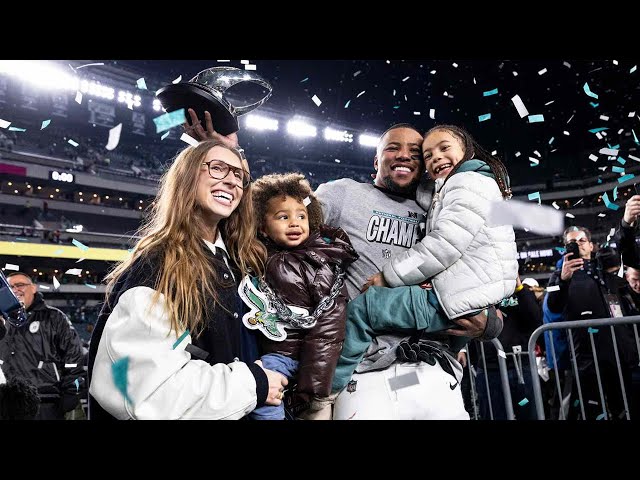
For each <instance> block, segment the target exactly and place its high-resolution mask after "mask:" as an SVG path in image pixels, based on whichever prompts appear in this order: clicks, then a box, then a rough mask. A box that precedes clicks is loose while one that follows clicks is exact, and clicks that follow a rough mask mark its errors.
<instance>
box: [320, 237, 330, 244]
mask: <svg viewBox="0 0 640 480" xmlns="http://www.w3.org/2000/svg"><path fill="white" fill-rule="evenodd" d="M322 239H323V240H324V241H325V242H326V243H331V238H329V237H322Z"/></svg>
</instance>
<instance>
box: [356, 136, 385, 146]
mask: <svg viewBox="0 0 640 480" xmlns="http://www.w3.org/2000/svg"><path fill="white" fill-rule="evenodd" d="M379 140H380V137H376V136H374V135H367V134H366V133H363V134H361V135H360V136H359V137H358V143H360V145H362V146H363V147H377V146H378V141H379Z"/></svg>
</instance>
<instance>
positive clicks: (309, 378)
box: [259, 225, 358, 397]
mask: <svg viewBox="0 0 640 480" xmlns="http://www.w3.org/2000/svg"><path fill="white" fill-rule="evenodd" d="M266 245H267V248H268V252H269V256H268V260H267V268H266V274H265V279H266V280H267V283H268V284H269V286H270V287H271V288H272V289H273V290H274V292H276V293H277V294H278V296H279V297H280V298H281V299H282V300H283V301H284V302H285V303H286V304H287V305H294V306H298V307H303V308H306V309H307V310H309V314H312V313H313V311H314V310H315V308H316V306H317V305H318V303H319V302H320V301H321V300H322V299H323V298H325V297H327V296H329V293H330V291H331V287H332V286H333V284H334V282H335V274H334V267H335V265H339V266H340V267H341V268H342V270H346V269H347V267H348V266H349V265H350V264H351V263H352V262H353V261H355V260H356V259H357V258H358V254H357V253H356V251H355V250H354V249H353V247H352V246H351V241H350V240H349V236H348V235H347V234H346V233H345V232H344V230H342V229H340V228H333V227H329V226H327V225H321V226H320V228H319V229H318V230H317V231H315V232H313V233H311V234H310V235H309V238H308V239H307V241H306V242H304V243H302V244H300V245H299V246H297V247H294V248H293V249H290V250H286V249H281V248H279V247H278V246H277V245H275V244H274V243H273V242H270V241H267V242H266ZM348 300H349V296H348V293H347V287H346V285H345V284H343V286H342V290H341V292H340V294H339V295H338V296H337V297H336V299H335V301H334V303H333V305H332V306H331V307H330V308H329V309H328V310H326V311H325V312H324V313H323V314H322V315H321V316H320V318H318V322H317V323H316V325H315V326H314V327H312V328H310V329H295V330H294V329H287V338H286V339H285V340H283V341H282V342H274V341H272V340H269V339H268V338H266V337H265V336H264V335H259V338H260V343H261V353H263V354H266V353H280V354H282V355H286V356H288V357H290V358H293V359H295V360H298V362H299V368H298V375H297V383H298V386H297V388H296V391H297V393H299V394H309V395H316V396H319V397H324V396H327V395H329V394H330V393H331V381H332V379H333V373H334V371H335V368H336V365H337V363H338V358H339V357H340V352H341V350H342V342H343V341H344V334H345V333H344V332H345V325H346V316H347V315H346V310H347V301H348Z"/></svg>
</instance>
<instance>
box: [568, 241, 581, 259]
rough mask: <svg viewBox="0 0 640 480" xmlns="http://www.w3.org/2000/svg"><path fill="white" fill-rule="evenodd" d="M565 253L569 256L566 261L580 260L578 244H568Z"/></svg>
mask: <svg viewBox="0 0 640 480" xmlns="http://www.w3.org/2000/svg"><path fill="white" fill-rule="evenodd" d="M567 253H570V254H571V256H569V257H567V260H577V259H578V258H580V246H579V245H578V242H575V241H573V242H569V243H568V244H567Z"/></svg>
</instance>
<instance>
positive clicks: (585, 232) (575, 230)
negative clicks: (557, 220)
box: [562, 226, 591, 243]
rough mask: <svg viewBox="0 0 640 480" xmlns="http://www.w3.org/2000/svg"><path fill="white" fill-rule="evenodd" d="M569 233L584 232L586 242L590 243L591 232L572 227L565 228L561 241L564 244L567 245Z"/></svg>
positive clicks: (582, 228)
mask: <svg viewBox="0 0 640 480" xmlns="http://www.w3.org/2000/svg"><path fill="white" fill-rule="evenodd" d="M571 232H584V234H585V236H586V237H587V240H589V241H591V232H590V231H589V229H588V228H586V227H575V226H574V227H569V228H567V229H566V230H565V231H564V233H563V234H562V241H563V242H564V243H567V235H569V233H571Z"/></svg>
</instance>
